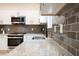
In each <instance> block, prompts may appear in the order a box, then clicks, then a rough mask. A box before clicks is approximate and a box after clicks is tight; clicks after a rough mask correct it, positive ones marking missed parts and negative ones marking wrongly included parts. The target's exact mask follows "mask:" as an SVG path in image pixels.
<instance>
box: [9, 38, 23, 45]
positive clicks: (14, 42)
mask: <svg viewBox="0 0 79 59" xmlns="http://www.w3.org/2000/svg"><path fill="white" fill-rule="evenodd" d="M22 42H23V38H8V46H18V45H19V44H21V43H22Z"/></svg>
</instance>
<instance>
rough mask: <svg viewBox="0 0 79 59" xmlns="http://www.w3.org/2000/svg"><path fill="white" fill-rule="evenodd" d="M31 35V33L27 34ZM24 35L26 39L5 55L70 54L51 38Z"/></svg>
mask: <svg viewBox="0 0 79 59" xmlns="http://www.w3.org/2000/svg"><path fill="white" fill-rule="evenodd" d="M29 36H31V35H29ZM29 36H27V35H25V38H26V40H24V42H23V43H22V44H20V45H19V46H17V47H16V48H15V49H13V50H12V51H11V52H9V53H8V54H6V55H7V56H64V55H65V56H69V55H70V56H72V54H71V53H70V52H68V51H67V50H65V49H64V48H62V47H61V46H59V44H57V43H56V42H55V41H54V40H53V39H51V38H45V39H34V40H32V39H31V38H29V39H27V37H29Z"/></svg>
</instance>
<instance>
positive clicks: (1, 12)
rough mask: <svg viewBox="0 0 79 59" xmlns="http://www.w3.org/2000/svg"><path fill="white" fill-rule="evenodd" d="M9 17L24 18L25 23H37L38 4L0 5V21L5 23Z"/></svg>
mask: <svg viewBox="0 0 79 59" xmlns="http://www.w3.org/2000/svg"><path fill="white" fill-rule="evenodd" d="M11 16H26V23H27V24H30V23H39V16H40V4H39V3H0V20H4V21H6V22H7V20H8V19H11Z"/></svg>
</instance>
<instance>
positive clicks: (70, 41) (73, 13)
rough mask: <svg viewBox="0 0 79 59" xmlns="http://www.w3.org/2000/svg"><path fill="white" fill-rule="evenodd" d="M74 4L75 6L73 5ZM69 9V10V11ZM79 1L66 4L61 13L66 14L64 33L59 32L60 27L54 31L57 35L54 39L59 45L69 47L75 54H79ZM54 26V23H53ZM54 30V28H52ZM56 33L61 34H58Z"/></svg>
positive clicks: (54, 34)
mask: <svg viewBox="0 0 79 59" xmlns="http://www.w3.org/2000/svg"><path fill="white" fill-rule="evenodd" d="M72 6H73V7H72ZM67 11H68V12H67ZM78 13H79V3H78V4H68V5H66V6H64V7H63V8H62V9H61V11H59V14H61V15H64V16H65V17H66V18H65V22H64V33H63V34H61V35H60V34H59V32H58V31H59V29H58V28H57V32H56V33H54V32H52V33H53V36H55V37H54V38H53V39H54V40H55V41H56V42H58V44H59V45H61V46H62V47H64V48H65V49H67V50H68V51H69V52H71V53H72V54H73V55H75V56H79V16H78ZM53 26H54V25H53ZM52 31H53V30H52ZM56 35H59V37H58V36H56Z"/></svg>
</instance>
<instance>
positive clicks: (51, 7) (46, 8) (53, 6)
mask: <svg viewBox="0 0 79 59" xmlns="http://www.w3.org/2000/svg"><path fill="white" fill-rule="evenodd" d="M64 5H65V3H41V4H40V13H41V15H43V16H59V15H58V14H57V13H58V12H59V10H60V9H61V8H63V6H64Z"/></svg>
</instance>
